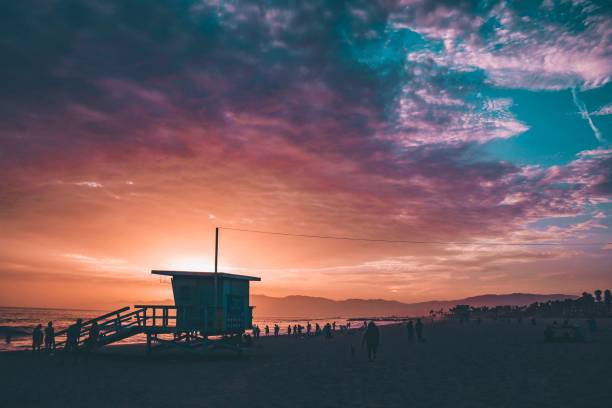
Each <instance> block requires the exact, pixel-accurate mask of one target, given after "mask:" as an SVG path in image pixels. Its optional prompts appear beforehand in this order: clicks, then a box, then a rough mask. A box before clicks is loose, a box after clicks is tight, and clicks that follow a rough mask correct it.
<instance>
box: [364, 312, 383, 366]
mask: <svg viewBox="0 0 612 408" xmlns="http://www.w3.org/2000/svg"><path fill="white" fill-rule="evenodd" d="M379 341H380V332H379V331H378V327H376V324H374V322H373V321H371V322H370V323H369V324H368V326H367V328H366V331H365V333H363V340H362V341H361V345H362V346H363V343H365V344H366V347H367V348H368V360H370V361H372V360H376V350H377V349H378V343H379Z"/></svg>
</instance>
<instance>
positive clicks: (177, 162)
mask: <svg viewBox="0 0 612 408" xmlns="http://www.w3.org/2000/svg"><path fill="white" fill-rule="evenodd" d="M287 3H288V4H291V6H288V5H287ZM610 4H611V3H610V2H609V1H599V2H594V1H588V0H584V1H582V0H581V1H578V0H575V1H543V2H541V1H526V2H516V4H514V3H513V2H497V1H482V2H473V1H439V0H436V1H391V0H389V1H387V0H381V1H374V0H364V1H349V2H345V1H315V0H312V1H304V2H276V1H263V2H242V1H221V0H207V1H187V0H183V1H178V0H147V1H144V0H143V1H127V2H119V1H116V2H113V1H104V0H80V1H67V0H62V1H53V0H38V1H29V0H20V1H11V2H5V3H3V4H2V6H0V11H1V12H0V50H2V62H1V64H0V75H1V76H0V77H1V79H0V81H1V86H0V95H1V97H0V231H1V233H0V305H7V306H11V305H13V306H26V305H27V306H52V307H89V308H90V307H96V308H104V307H110V305H116V304H119V305H120V304H122V303H124V304H125V305H127V304H130V303H133V302H139V301H146V302H156V301H161V300H163V299H168V298H170V297H171V291H170V285H169V283H168V282H165V281H164V282H160V280H159V277H152V276H151V275H150V270H151V269H163V268H174V269H182V270H212V268H213V255H214V228H215V226H221V227H224V226H225V227H232V228H243V229H254V230H266V231H279V232H285V233H296V234H315V235H341V236H350V237H366V238H374V239H390V240H422V241H442V242H457V241H461V242H470V243H471V242H473V243H474V244H473V245H455V244H426V245H418V244H399V243H396V244H389V243H372V242H354V241H335V240H315V239H309V238H291V237H283V236H268V235H260V234H252V233H245V232H238V231H231V230H223V229H222V230H221V233H220V240H221V245H220V270H221V271H225V272H235V273H242V274H251V275H256V276H261V277H262V281H261V282H255V283H253V284H252V285H251V286H252V292H254V293H259V294H267V295H270V296H285V295H289V294H302V295H312V296H324V297H329V298H334V299H345V298H384V299H394V300H400V301H405V302H415V301H422V300H430V299H455V298H461V297H464V296H469V295H476V294H482V293H510V292H534V293H581V292H582V291H584V290H591V291H592V290H593V289H595V288H598V287H599V288H601V289H603V288H605V287H610V286H612V245H610V244H607V245H606V243H608V242H612V232H611V228H610V225H611V224H612V6H610ZM483 242H487V243H547V242H548V243H550V242H560V243H561V245H559V246H527V245H497V246H492V245H484V244H482V243H483ZM584 244H591V245H584Z"/></svg>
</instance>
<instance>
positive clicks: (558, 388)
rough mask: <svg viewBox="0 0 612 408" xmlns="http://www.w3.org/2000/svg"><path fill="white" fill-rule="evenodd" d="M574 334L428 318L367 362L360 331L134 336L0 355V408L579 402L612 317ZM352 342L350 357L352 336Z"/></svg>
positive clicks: (597, 377) (589, 398)
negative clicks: (80, 353)
mask: <svg viewBox="0 0 612 408" xmlns="http://www.w3.org/2000/svg"><path fill="white" fill-rule="evenodd" d="M610 323H611V322H604V321H602V322H600V331H599V332H598V333H596V335H594V336H589V339H588V342H586V343H581V344H545V343H544V342H543V336H542V332H543V329H544V325H543V323H542V322H540V324H538V325H537V326H532V325H530V324H526V323H523V324H518V323H517V322H513V323H510V324H509V323H502V322H493V321H492V322H484V323H483V324H482V325H477V324H476V323H469V324H459V323H455V322H440V323H436V324H433V325H427V326H426V329H425V335H426V338H427V341H426V342H425V343H421V344H408V342H407V336H406V333H405V332H404V328H403V327H401V326H387V327H382V328H381V346H380V350H379V355H378V358H377V360H376V361H374V362H369V361H368V360H367V358H366V355H365V351H364V350H363V349H361V347H360V340H361V332H359V331H354V332H353V333H351V334H337V335H336V336H335V337H334V338H333V339H332V340H328V341H326V340H325V339H324V338H322V337H317V338H315V337H312V338H302V339H296V338H289V337H285V336H281V337H279V338H273V337H269V338H261V339H260V340H258V341H257V342H256V344H255V346H254V347H253V348H252V349H250V350H249V352H248V353H247V356H243V357H240V358H237V357H235V356H231V355H226V354H222V353H219V354H217V355H215V356H214V357H208V358H199V357H194V356H192V355H181V354H177V353H176V352H159V353H158V354H156V355H154V356H152V357H151V358H147V357H145V355H144V349H143V348H142V347H141V346H134V345H132V346H117V347H108V348H106V349H101V350H100V351H99V352H98V353H96V354H95V355H93V356H92V357H91V358H90V359H89V361H88V362H84V361H82V362H80V363H78V364H76V365H73V364H71V363H70V362H69V361H67V363H66V364H65V365H61V364H59V361H58V360H57V359H55V360H54V359H52V358H51V359H50V358H47V357H43V358H37V357H36V356H33V355H32V354H31V353H29V352H5V353H0V369H1V370H2V373H3V375H2V377H3V380H2V382H1V383H0V394H1V395H2V406H4V407H11V408H12V407H37V406H45V407H56V406H57V407H59V406H61V407H115V408H117V407H141V406H142V407H145V406H146V407H222V406H223V407H247V406H248V407H264V406H268V407H289V406H290V407H344V406H351V407H400V406H402V407H405V406H410V407H446V406H453V407H556V408H559V407H586V406H605V405H606V403H607V402H609V400H610V389H612V376H610V367H611V365H610V363H611V362H612V324H610ZM351 344H353V345H354V346H355V348H356V355H355V357H352V356H351V353H350V345H351Z"/></svg>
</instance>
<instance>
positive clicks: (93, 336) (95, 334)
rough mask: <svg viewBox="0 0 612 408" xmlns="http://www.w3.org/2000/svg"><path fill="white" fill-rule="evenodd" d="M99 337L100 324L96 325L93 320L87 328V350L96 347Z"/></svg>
mask: <svg viewBox="0 0 612 408" xmlns="http://www.w3.org/2000/svg"><path fill="white" fill-rule="evenodd" d="M99 337H100V326H98V322H93V324H92V325H91V327H90V328H89V338H88V339H87V348H88V349H89V350H93V349H95V348H96V347H97V345H98V339H99Z"/></svg>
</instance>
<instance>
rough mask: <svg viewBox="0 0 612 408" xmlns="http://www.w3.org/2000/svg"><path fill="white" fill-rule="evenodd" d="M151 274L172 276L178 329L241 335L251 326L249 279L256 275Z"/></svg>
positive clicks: (206, 333)
mask: <svg viewBox="0 0 612 408" xmlns="http://www.w3.org/2000/svg"><path fill="white" fill-rule="evenodd" d="M151 273H152V274H154V275H164V276H171V277H172V292H173V293H174V305H175V306H176V329H177V330H178V331H184V332H196V331H197V332H199V333H201V334H202V335H205V336H217V335H232V334H242V333H244V331H245V329H250V328H252V322H253V313H252V310H253V307H252V306H249V282H250V281H260V280H261V279H260V278H257V277H254V276H244V275H233V274H229V273H218V272H184V271H157V270H153V271H151Z"/></svg>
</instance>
